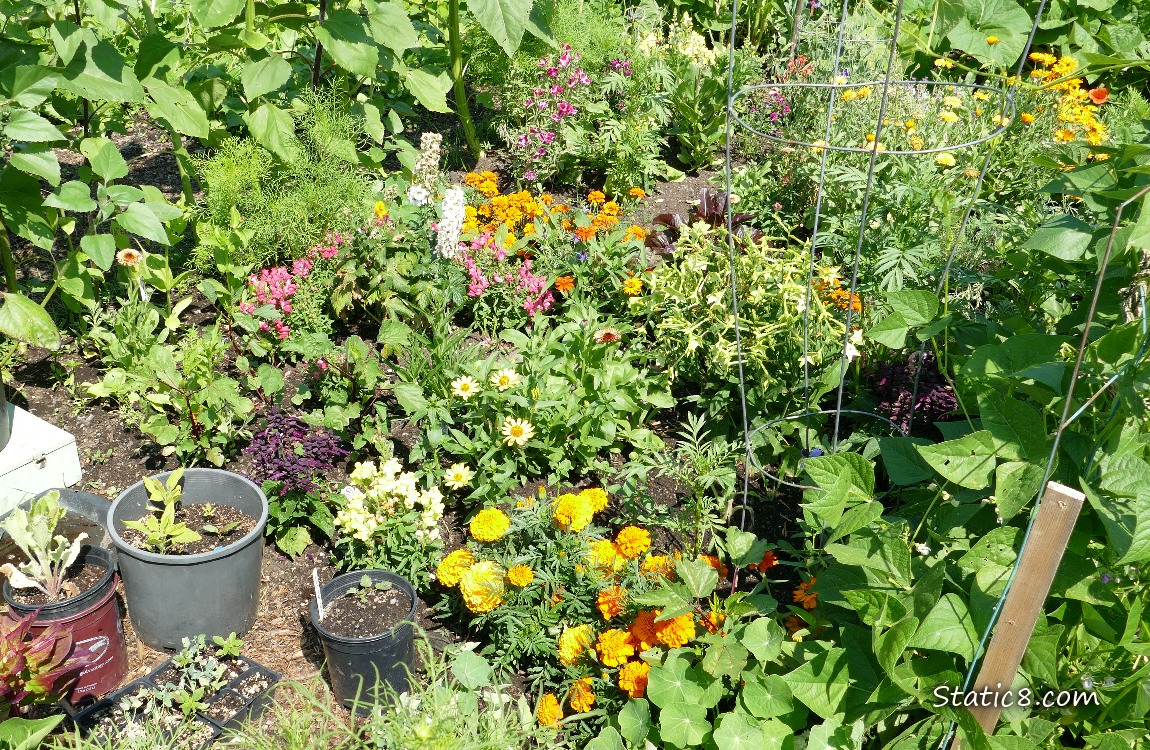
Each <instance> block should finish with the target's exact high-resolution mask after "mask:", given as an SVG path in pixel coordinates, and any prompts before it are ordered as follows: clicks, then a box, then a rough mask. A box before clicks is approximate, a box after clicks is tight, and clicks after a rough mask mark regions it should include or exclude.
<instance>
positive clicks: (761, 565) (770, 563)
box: [747, 550, 779, 573]
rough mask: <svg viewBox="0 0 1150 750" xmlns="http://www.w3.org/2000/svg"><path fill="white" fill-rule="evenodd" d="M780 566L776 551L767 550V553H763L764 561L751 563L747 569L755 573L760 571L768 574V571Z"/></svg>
mask: <svg viewBox="0 0 1150 750" xmlns="http://www.w3.org/2000/svg"><path fill="white" fill-rule="evenodd" d="M778 564H779V559H778V558H777V557H776V556H775V553H774V551H773V550H767V551H766V552H764V553H763V561H762V562H757V563H751V564H750V565H748V566H747V569H748V570H755V571H758V572H759V573H766V572H767V571H768V570H770V569H771V568H773V567H775V566H776V565H778Z"/></svg>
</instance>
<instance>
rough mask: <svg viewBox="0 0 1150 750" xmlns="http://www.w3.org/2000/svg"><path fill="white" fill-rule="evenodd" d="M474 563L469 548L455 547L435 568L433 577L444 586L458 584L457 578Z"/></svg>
mask: <svg viewBox="0 0 1150 750" xmlns="http://www.w3.org/2000/svg"><path fill="white" fill-rule="evenodd" d="M474 564H475V556H474V555H472V554H471V550H469V549H457V550H455V551H454V552H452V553H451V554H449V555H447V556H446V557H444V558H443V559H442V560H441V561H440V562H439V565H438V566H437V567H436V568H435V577H436V578H438V579H439V582H440V583H442V584H443V585H444V586H458V585H459V579H460V578H462V577H463V574H464V573H466V572H467V569H468V568H470V567H471V566H472V565H474Z"/></svg>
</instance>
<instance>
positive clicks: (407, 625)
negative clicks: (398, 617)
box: [308, 570, 419, 716]
mask: <svg viewBox="0 0 1150 750" xmlns="http://www.w3.org/2000/svg"><path fill="white" fill-rule="evenodd" d="M365 575H366V576H368V577H369V578H371V580H372V582H373V583H377V582H379V581H388V582H390V583H391V584H392V585H393V586H395V587H397V588H398V589H399V590H400V591H403V592H404V593H405V594H407V596H408V598H409V599H410V600H411V610H410V611H409V612H408V613H407V617H406V618H405V620H404V621H403V622H401V623H399V624H397V625H396V626H395V627H393V628H392V629H391V630H390V631H388V632H386V633H379V634H377V635H372V636H367V637H363V638H350V637H348V636H343V635H336V634H335V633H333V632H331V631H330V630H328V629H327V628H326V627H324V624H323V622H322V621H321V620H320V618H319V614H320V612H319V603H318V602H317V601H316V600H315V598H314V597H313V598H312V600H311V606H310V608H309V610H308V611H309V613H310V615H311V624H312V626H313V627H314V628H315V629H316V632H317V633H319V638H320V642H321V643H322V644H323V653H324V658H325V659H326V660H327V671H328V676H329V677H330V678H331V689H332V692H334V693H335V697H336V698H337V699H339V700H340V701H342V702H343V704H344V705H345V706H347V707H348V708H354V709H355V712H356V713H357V714H359V715H361V716H362V715H365V714H367V713H368V712H369V711H370V708H371V704H373V703H377V702H378V701H379V698H381V697H382V696H381V694H380V692H381V691H380V689H381V688H382V687H383V686H384V685H387V686H390V688H391V690H393V691H395V693H397V694H398V693H406V692H408V691H409V690H410V689H411V672H410V670H411V668H412V661H413V660H414V658H415V641H414V632H413V630H412V623H414V622H415V611H416V608H417V607H418V606H419V599H418V598H417V597H416V595H415V587H413V586H412V585H411V582H410V581H408V580H407V579H406V578H404V577H403V576H401V575H398V574H396V573H392V572H391V571H390V570H357V571H353V572H350V573H343V574H342V575H338V576H336V577H335V578H333V579H332V580H331V581H329V582H328V583H326V584H324V585H323V586H321V587H320V596H321V597H322V598H323V602H324V608H325V609H326V608H327V607H328V606H329V605H330V604H331V603H332V602H334V601H335V600H336V599H338V598H340V597H341V596H343V595H344V594H346V593H347V591H348V590H349V589H352V588H355V587H356V586H358V585H359V581H360V579H362V578H363V577H364V576H365Z"/></svg>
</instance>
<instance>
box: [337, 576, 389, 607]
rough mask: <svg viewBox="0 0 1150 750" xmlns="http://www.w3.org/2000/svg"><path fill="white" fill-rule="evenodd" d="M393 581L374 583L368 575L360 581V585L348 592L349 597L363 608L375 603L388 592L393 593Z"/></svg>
mask: <svg viewBox="0 0 1150 750" xmlns="http://www.w3.org/2000/svg"><path fill="white" fill-rule="evenodd" d="M391 589H392V585H391V581H372V580H371V576H369V575H367V574H366V573H365V574H364V575H363V577H362V578H360V579H359V584H358V585H357V586H353V587H352V588H350V589H348V590H347V596H350V597H352V598H354V599H355V600H356V601H357V602H359V603H360V604H361V605H363V606H365V607H366V606H367V605H368V604H369V603H371V602H373V601H375V598H376V597H377V596H378V595H379V594H381V593H383V592H386V591H391Z"/></svg>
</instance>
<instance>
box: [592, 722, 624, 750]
mask: <svg viewBox="0 0 1150 750" xmlns="http://www.w3.org/2000/svg"><path fill="white" fill-rule="evenodd" d="M587 750H627V746H626V745H624V744H623V737H622V735H620V734H619V730H617V729H615V727H612V726H605V727H603V729H602V730H600V732H599V734H598V735H597V736H596V737H595V739H593V740H591V741H590V742H588V743H587Z"/></svg>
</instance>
